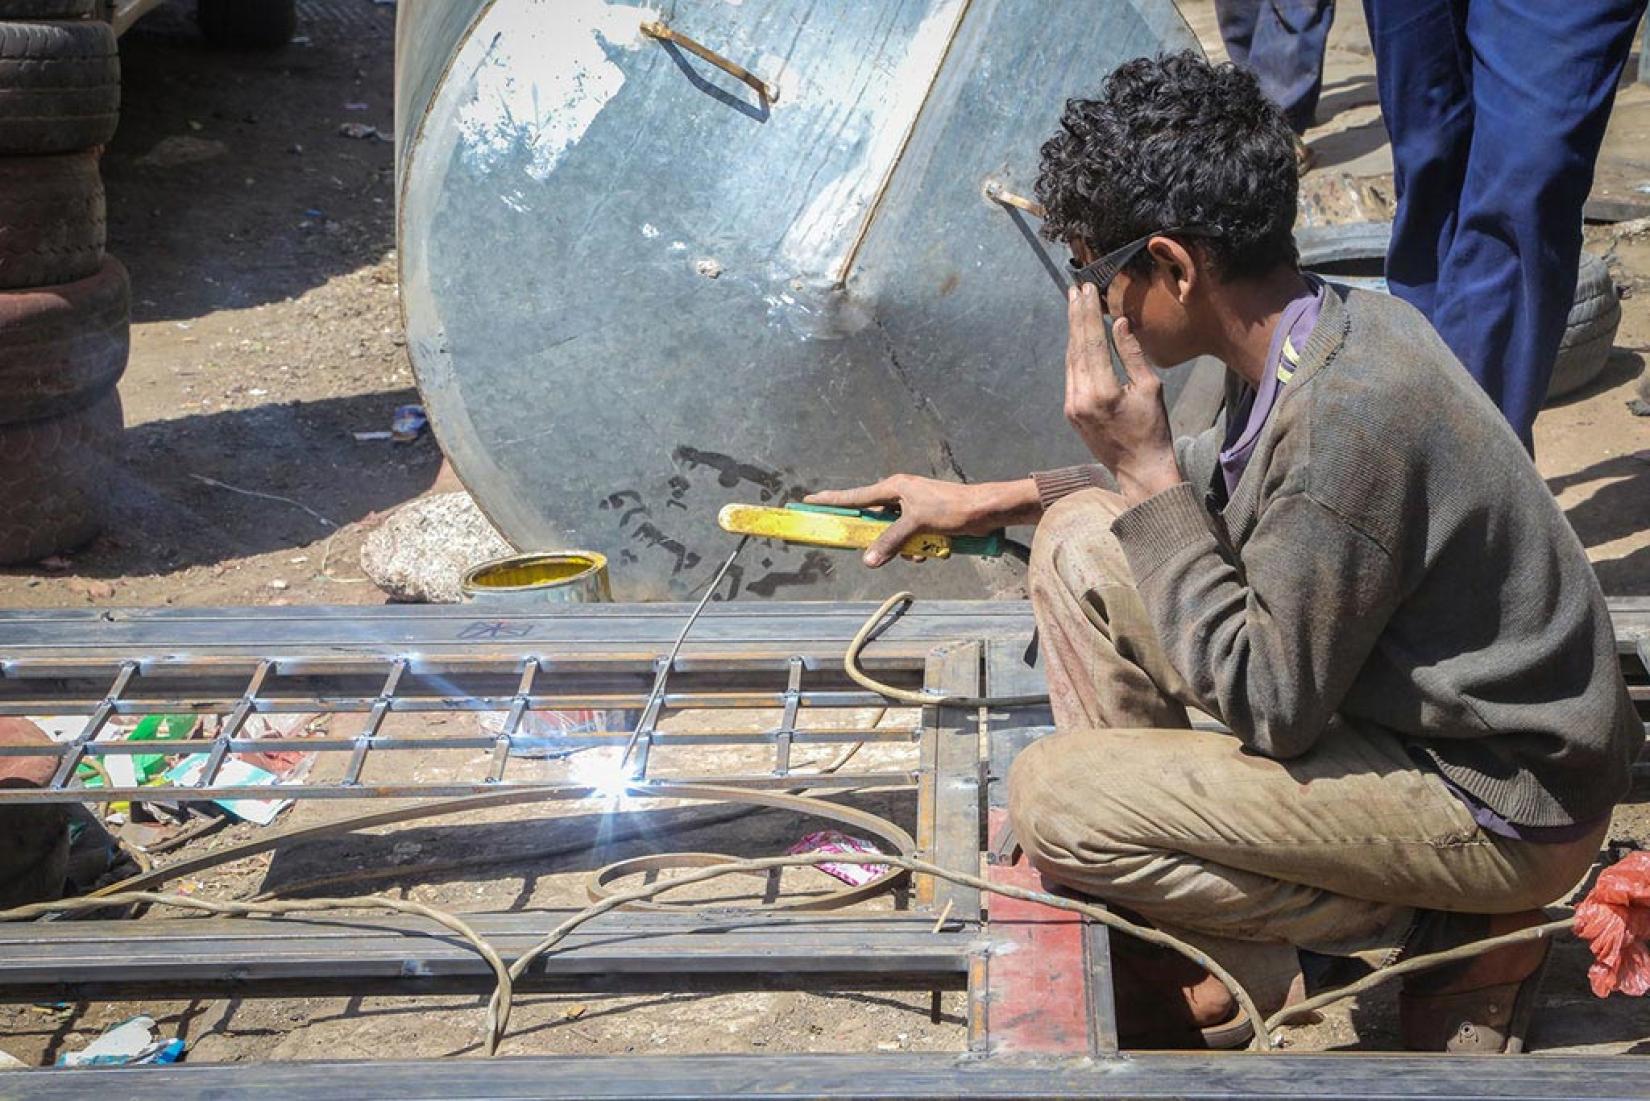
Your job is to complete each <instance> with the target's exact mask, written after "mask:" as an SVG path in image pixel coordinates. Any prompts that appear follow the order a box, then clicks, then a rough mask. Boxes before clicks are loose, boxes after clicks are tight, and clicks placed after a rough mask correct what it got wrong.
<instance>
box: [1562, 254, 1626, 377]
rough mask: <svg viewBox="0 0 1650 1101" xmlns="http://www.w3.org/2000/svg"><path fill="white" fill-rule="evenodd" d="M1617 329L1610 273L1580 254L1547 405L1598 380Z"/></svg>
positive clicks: (1616, 305) (1618, 315)
mask: <svg viewBox="0 0 1650 1101" xmlns="http://www.w3.org/2000/svg"><path fill="white" fill-rule="evenodd" d="M1620 325H1621V300H1620V299H1619V298H1617V296H1616V284H1615V281H1614V280H1612V279H1611V278H1610V269H1609V268H1608V267H1607V266H1606V265H1605V263H1604V261H1603V260H1602V259H1600V258H1599V257H1597V256H1594V255H1593V254H1592V253H1590V252H1584V253H1582V254H1581V269H1580V271H1579V272H1577V274H1576V300H1575V305H1574V306H1572V307H1570V316H1569V319H1568V320H1566V321H1565V323H1564V339H1563V340H1561V341H1559V345H1558V358H1557V359H1556V360H1554V361H1553V378H1552V381H1551V382H1550V383H1549V384H1548V386H1547V400H1548V401H1551V400H1553V399H1554V398H1561V397H1563V396H1564V395H1565V394H1568V393H1571V392H1572V391H1575V390H1579V389H1581V388H1582V387H1583V386H1586V385H1587V384H1588V383H1589V382H1592V381H1593V380H1594V379H1595V378H1597V377H1598V374H1599V372H1600V371H1602V370H1604V363H1605V361H1606V360H1608V359H1609V358H1610V349H1611V348H1612V347H1614V345H1615V340H1616V329H1617V328H1618V327H1619V326H1620Z"/></svg>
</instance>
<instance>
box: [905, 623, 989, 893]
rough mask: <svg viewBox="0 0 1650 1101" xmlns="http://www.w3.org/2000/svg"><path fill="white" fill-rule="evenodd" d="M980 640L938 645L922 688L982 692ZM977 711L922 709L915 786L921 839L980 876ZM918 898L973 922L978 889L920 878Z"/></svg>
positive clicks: (949, 862)
mask: <svg viewBox="0 0 1650 1101" xmlns="http://www.w3.org/2000/svg"><path fill="white" fill-rule="evenodd" d="M980 674H981V645H980V643H979V642H973V641H970V642H961V643H957V644H956V645H953V646H948V647H943V648H941V649H939V650H936V651H935V652H934V653H933V654H932V655H930V657H929V659H928V672H927V675H926V676H925V678H924V687H925V688H926V689H927V690H928V691H930V692H935V693H942V694H945V695H953V696H978V695H979V694H980V680H981V675H980ZM980 713H981V709H980V708H977V707H975V708H969V707H932V706H930V707H925V708H923V722H924V725H925V727H926V730H925V732H924V736H923V743H922V745H923V748H922V760H921V765H920V766H919V773H920V777H921V778H920V780H919V781H918V788H917V794H918V797H917V823H918V831H919V832H918V835H917V841H918V845H919V848H921V849H924V850H926V851H927V852H928V854H929V857H928V858H929V859H930V860H932V861H933V862H934V863H936V864H939V865H940V866H942V867H945V868H950V869H952V870H955V871H960V872H966V873H968V874H969V875H977V874H979V870H980V850H981V844H980V807H979V784H980ZM916 886H917V899H918V901H919V902H923V903H926V904H928V905H930V906H932V907H934V908H936V909H943V908H945V907H946V906H948V905H949V907H950V909H951V912H952V915H953V916H955V917H957V918H959V919H961V920H963V921H973V920H976V919H977V918H978V917H979V915H980V893H979V891H978V890H976V889H975V888H972V887H964V886H962V885H960V884H956V883H952V882H949V881H945V882H938V883H936V882H935V881H934V880H933V879H932V878H931V877H929V876H918V877H916Z"/></svg>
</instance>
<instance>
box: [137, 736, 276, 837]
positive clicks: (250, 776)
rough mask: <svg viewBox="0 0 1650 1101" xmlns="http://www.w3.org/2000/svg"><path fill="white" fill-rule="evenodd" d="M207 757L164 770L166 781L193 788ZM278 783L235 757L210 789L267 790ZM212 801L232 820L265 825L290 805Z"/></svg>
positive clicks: (228, 760) (191, 758) (268, 801)
mask: <svg viewBox="0 0 1650 1101" xmlns="http://www.w3.org/2000/svg"><path fill="white" fill-rule="evenodd" d="M206 760H207V755H206V754H204V753H195V754H191V755H190V756H188V757H185V758H184V759H183V760H181V761H179V762H178V763H177V764H175V765H173V766H172V767H171V768H169V769H167V770H166V774H165V775H166V779H167V780H169V781H171V782H172V783H173V784H175V785H177V786H178V787H193V786H195V785H196V784H198V783H199V782H200V779H201V776H202V775H203V774H204V772H205V769H206ZM279 782H280V779H279V777H277V776H276V775H275V774H274V773H273V772H270V771H268V770H267V769H262V768H259V767H258V766H257V765H254V764H249V763H247V762H246V761H243V760H241V759H240V758H238V757H229V758H226V759H225V760H224V762H223V767H222V768H220V769H219V770H218V778H217V779H216V780H215V781H214V782H213V786H214V787H232V788H241V787H271V786H273V785H275V784H278V783H279ZM213 802H215V803H217V804H218V806H220V807H222V808H223V809H224V810H226V811H228V812H229V813H230V814H233V815H234V816H235V817H236V818H239V819H241V820H242V821H245V822H252V823H255V824H257V825H260V826H267V825H269V824H270V823H271V822H273V821H275V818H276V816H277V815H279V814H280V813H281V812H282V811H283V810H285V809H286V808H287V807H289V806H291V805H292V800H291V799H214V800H213Z"/></svg>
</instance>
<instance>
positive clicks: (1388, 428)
mask: <svg viewBox="0 0 1650 1101" xmlns="http://www.w3.org/2000/svg"><path fill="white" fill-rule="evenodd" d="M1296 187H1297V180H1296V168H1295V158H1294V152H1293V145H1292V142H1291V132H1290V128H1289V126H1288V124H1287V123H1286V121H1285V120H1284V118H1283V116H1282V115H1281V113H1280V112H1279V110H1278V108H1277V107H1276V106H1275V105H1274V104H1272V103H1270V102H1269V101H1268V100H1267V99H1266V98H1265V97H1264V96H1263V95H1262V94H1261V91H1260V89H1259V87H1258V85H1257V84H1256V81H1255V79H1254V77H1253V76H1252V75H1250V74H1248V73H1246V72H1244V71H1243V70H1241V69H1238V68H1235V67H1233V66H1230V65H1210V64H1208V63H1207V62H1205V61H1203V60H1202V59H1200V58H1198V57H1196V56H1193V55H1191V54H1180V55H1176V56H1169V57H1165V58H1161V59H1157V60H1144V59H1143V60H1137V61H1131V62H1128V63H1126V64H1124V65H1123V66H1121V67H1120V68H1119V69H1118V70H1117V71H1116V72H1115V73H1113V74H1112V75H1111V76H1110V77H1109V78H1108V79H1107V80H1106V82H1105V85H1104V87H1103V88H1102V89H1101V91H1100V94H1099V96H1098V98H1095V99H1073V100H1071V101H1069V102H1068V103H1067V104H1066V108H1065V112H1064V115H1063V116H1062V118H1061V122H1060V129H1059V132H1058V133H1056V134H1055V135H1054V136H1053V137H1052V138H1051V139H1050V140H1049V141H1048V142H1047V143H1046V144H1045V145H1044V146H1043V147H1042V164H1041V171H1040V176H1039V179H1038V182H1037V195H1038V198H1039V199H1040V200H1041V201H1042V203H1043V204H1044V206H1045V207H1046V209H1047V221H1046V222H1045V225H1044V232H1045V234H1047V235H1048V236H1049V237H1050V238H1051V239H1053V240H1057V241H1062V242H1064V243H1065V244H1066V245H1067V246H1069V248H1070V250H1071V252H1072V254H1073V262H1074V264H1075V265H1076V266H1078V267H1080V268H1082V269H1083V270H1081V271H1079V272H1078V275H1077V279H1076V285H1075V286H1073V287H1072V288H1071V291H1070V295H1069V301H1068V304H1067V308H1068V325H1069V332H1068V344H1067V351H1066V363H1065V368H1066V400H1065V415H1066V419H1067V420H1068V421H1069V422H1070V424H1071V426H1072V427H1073V428H1075V429H1076V431H1077V433H1078V435H1079V436H1080V437H1081V438H1082V440H1083V441H1084V443H1085V444H1086V445H1087V446H1088V449H1089V451H1090V452H1091V453H1092V454H1093V456H1094V458H1095V459H1096V460H1097V461H1098V465H1089V466H1082V467H1074V468H1070V469H1067V470H1060V471H1052V472H1044V473H1041V474H1036V475H1032V476H1030V477H1025V478H1020V479H1017V480H1013V481H1006V482H994V483H986V484H979V485H957V484H952V483H946V482H941V481H937V480H934V479H930V478H923V477H916V476H912V475H896V476H893V477H890V478H887V479H885V480H883V481H881V482H878V483H877V484H875V485H871V486H864V487H860V488H857V489H849V490H842V491H836V492H828V493H822V494H818V495H817V496H816V497H814V498H813V500H815V501H817V502H819V503H822V504H830V505H845V506H858V507H867V506H876V505H882V506H897V508H898V509H899V518H898V519H897V521H895V522H894V524H893V525H892V526H891V528H890V529H889V531H888V532H887V533H886V534H885V535H884V536H883V538H882V539H881V540H880V541H879V542H878V543H877V544H875V545H874V546H872V547H871V548H870V549H869V550H867V551H866V553H865V561H866V564H867V565H870V566H878V565H881V564H882V563H883V562H885V561H887V560H888V559H889V558H890V557H891V556H892V555H893V554H894V553H895V552H896V549H897V548H898V547H899V546H900V545H901V544H902V543H903V541H904V540H905V539H906V538H908V537H909V536H910V535H912V534H913V533H915V532H919V531H933V532H948V533H949V532H956V533H979V532H984V531H988V530H991V529H994V528H997V527H1000V526H1002V525H1005V524H1019V523H1035V524H1036V525H1037V528H1036V534H1035V538H1034V541H1033V546H1032V555H1031V565H1030V570H1029V576H1028V586H1029V589H1030V595H1031V604H1032V610H1033V612H1034V613H1035V616H1036V621H1037V628H1038V632H1039V637H1040V639H1041V654H1042V664H1043V667H1044V671H1045V673H1046V675H1047V679H1048V688H1049V694H1050V698H1051V703H1052V708H1053V713H1054V719H1055V724H1056V732H1055V733H1053V734H1050V735H1048V736H1046V737H1043V738H1041V739H1039V740H1037V741H1035V742H1033V743H1031V745H1030V746H1029V747H1028V748H1027V749H1026V750H1025V751H1024V752H1022V753H1021V755H1020V757H1019V759H1018V760H1017V761H1016V762H1015V764H1014V766H1013V769H1012V771H1011V772H1010V775H1009V779H1008V787H1009V813H1010V817H1011V819H1012V821H1013V823H1014V826H1015V829H1016V832H1017V834H1018V837H1019V840H1020V843H1021V845H1022V846H1023V847H1024V850H1025V853H1026V855H1027V857H1028V858H1029V859H1030V860H1031V862H1032V863H1033V864H1034V865H1035V866H1036V867H1037V868H1038V869H1040V870H1041V872H1042V873H1043V874H1044V876H1045V877H1047V878H1048V879H1049V880H1052V881H1053V882H1055V883H1056V884H1060V885H1063V886H1064V887H1067V888H1070V889H1074V890H1076V891H1079V892H1083V893H1086V894H1089V895H1092V896H1094V897H1097V898H1099V899H1101V900H1103V901H1105V902H1106V903H1107V904H1109V905H1112V906H1114V907H1118V908H1121V909H1126V910H1127V911H1131V912H1133V913H1134V914H1137V915H1139V916H1141V917H1143V918H1144V919H1146V920H1148V921H1150V922H1152V923H1153V924H1156V925H1157V926H1159V927H1161V928H1163V929H1165V930H1167V931H1170V932H1172V933H1174V934H1175V935H1177V936H1180V937H1182V938H1184V939H1186V940H1188V941H1190V942H1192V943H1193V944H1196V945H1198V946H1200V947H1202V948H1203V949H1204V950H1205V951H1207V952H1208V953H1209V954H1210V955H1211V956H1212V957H1213V958H1215V959H1217V960H1219V961H1221V962H1222V963H1223V964H1224V965H1225V966H1226V967H1227V968H1228V969H1229V970H1231V971H1232V972H1233V973H1234V974H1235V975H1236V976H1237V977H1238V978H1239V979H1240V980H1241V981H1243V982H1244V983H1245V985H1246V986H1248V987H1249V988H1250V989H1251V991H1252V992H1253V993H1255V994H1256V996H1257V999H1258V1000H1259V1002H1260V1005H1261V1008H1262V1009H1263V1011H1266V1012H1271V1011H1272V1010H1273V1009H1275V1008H1277V1007H1278V1006H1279V1005H1281V1004H1283V1002H1284V1000H1285V999H1286V998H1288V997H1290V996H1291V992H1292V991H1293V992H1294V993H1295V994H1296V995H1298V991H1299V988H1300V982H1299V974H1300V972H1299V964H1300V962H1301V960H1302V959H1303V958H1304V959H1307V960H1309V961H1311V962H1312V963H1313V966H1314V968H1317V967H1319V966H1323V965H1324V962H1325V961H1326V960H1328V961H1340V963H1339V964H1336V966H1343V965H1344V966H1345V967H1358V966H1368V967H1381V966H1385V965H1388V964H1391V963H1393V962H1394V961H1397V960H1400V959H1403V958H1405V957H1410V956H1414V955H1416V954H1420V953H1427V952H1431V951H1435V950H1439V949H1443V948H1447V947H1451V946H1454V945H1458V944H1462V943H1465V942H1467V941H1471V940H1476V939H1479V938H1481V937H1483V936H1486V935H1491V934H1499V933H1503V932H1508V931H1511V930H1515V929H1518V928H1523V927H1526V926H1529V925H1531V924H1534V923H1536V922H1538V921H1540V920H1542V915H1541V913H1540V911H1539V910H1538V909H1537V907H1540V906H1542V905H1544V904H1546V903H1549V902H1551V901H1553V900H1554V899H1556V898H1559V897H1560V896H1561V895H1563V894H1564V893H1565V892H1566V891H1567V890H1569V889H1570V888H1571V887H1572V886H1573V885H1574V884H1575V883H1576V882H1577V881H1578V880H1580V879H1581V878H1582V876H1583V875H1584V874H1585V873H1586V872H1587V870H1588V868H1589V866H1590V865H1591V864H1592V862H1593V860H1594V858H1595V856H1596V854H1597V852H1598V848H1599V843H1600V841H1601V839H1602V838H1603V837H1604V835H1605V831H1606V829H1607V827H1608V825H1609V820H1610V812H1611V809H1612V807H1613V806H1614V805H1615V803H1616V801H1617V800H1618V799H1620V798H1621V797H1622V795H1623V794H1624V793H1625V792H1626V791H1627V790H1628V786H1629V780H1630V769H1631V763H1632V761H1633V760H1634V758H1635V756H1636V755H1637V753H1638V751H1639V747H1640V744H1641V742H1642V741H1643V731H1642V729H1641V727H1640V724H1639V721H1638V719H1637V717H1636V716H1635V714H1634V710H1633V706H1632V704H1631V702H1630V700H1629V698H1628V695H1627V689H1626V687H1625V685H1624V683H1623V680H1622V676H1621V671H1620V667H1619V663H1618V661H1617V657H1616V645H1615V637H1614V632H1613V629H1612V625H1611V621H1610V615H1609V612H1608V610H1607V609H1606V606H1605V602H1604V596H1603V594H1602V593H1601V592H1600V590H1599V585H1598V581H1597V580H1596V578H1595V577H1594V574H1593V571H1592V568H1591V567H1590V565H1589V564H1588V561H1587V557H1586V554H1585V553H1584V552H1583V550H1582V547H1581V544H1580V542H1579V541H1578V540H1577V539H1576V536H1575V534H1574V533H1573V532H1572V531H1571V529H1570V527H1569V525H1568V523H1567V522H1566V521H1565V518H1564V515H1563V514H1562V513H1561V512H1560V511H1559V508H1558V506H1557V504H1556V503H1555V502H1554V500H1553V496H1552V494H1551V493H1550V492H1548V490H1547V487H1546V485H1545V484H1543V482H1542V480H1541V478H1540V476H1539V475H1538V474H1537V473H1536V470H1535V467H1534V465H1533V464H1532V462H1531V460H1530V456H1529V454H1528V453H1527V452H1526V451H1525V449H1524V447H1523V445H1522V443H1521V441H1520V439H1519V437H1518V436H1517V435H1516V434H1515V433H1514V432H1513V431H1512V429H1511V428H1510V427H1509V426H1508V424H1507V422H1506V420H1505V419H1504V418H1503V417H1502V416H1501V414H1500V413H1499V411H1498V410H1497V409H1496V407H1495V406H1494V404H1493V403H1491V402H1490V400H1489V399H1488V398H1487V397H1486V396H1485V394H1484V392H1483V390H1482V389H1481V388H1480V387H1479V386H1478V385H1477V383H1476V382H1474V380H1473V378H1472V377H1471V376H1470V375H1469V374H1468V373H1467V371H1466V370H1465V368H1463V367H1462V365H1461V363H1460V361H1459V360H1457V359H1456V357H1455V356H1454V355H1453V354H1452V353H1451V352H1450V350H1449V348H1448V347H1447V346H1446V345H1445V343H1444V342H1443V341H1442V340H1441V339H1439V337H1438V334H1437V333H1436V332H1434V331H1433V329H1432V327H1431V326H1430V325H1428V324H1427V322H1426V320H1425V318H1423V317H1422V316H1421V314H1420V313H1419V312H1418V311H1417V310H1416V309H1415V308H1414V307H1412V306H1410V305H1409V304H1408V303H1406V302H1404V301H1402V300H1401V299H1398V298H1393V297H1390V296H1387V295H1383V294H1378V293H1375V292H1372V291H1364V290H1357V289H1349V288H1347V287H1344V286H1338V285H1335V284H1330V283H1326V282H1324V281H1323V280H1321V279H1319V278H1317V277H1315V276H1313V275H1311V274H1308V273H1305V272H1302V271H1301V270H1300V269H1299V267H1298V263H1297V256H1296V252H1295V246H1294V242H1293V238H1292V236H1291V229H1292V227H1293V225H1294V221H1295V207H1296ZM1112 271H1115V272H1116V274H1115V277H1113V278H1109V279H1108V278H1107V277H1106V276H1107V274H1108V273H1109V272H1112ZM1097 284H1098V285H1097ZM1107 314H1109V315H1110V317H1111V318H1112V319H1113V320H1110V321H1109V323H1108V320H1107V317H1106V315H1107ZM1108 334H1109V335H1110V337H1111V340H1112V342H1113V343H1115V346H1116V349H1117V352H1118V353H1119V355H1120V358H1121V360H1122V365H1123V367H1124V368H1126V372H1127V381H1126V382H1120V381H1119V379H1118V377H1117V376H1116V375H1115V374H1114V373H1113V369H1112V360H1111V358H1110V355H1109V351H1108V340H1107V337H1108ZM1202 355H1212V356H1215V357H1218V358H1219V359H1220V360H1221V361H1222V362H1223V363H1224V364H1225V365H1226V369H1227V373H1228V375H1227V385H1228V401H1227V409H1228V412H1227V413H1226V415H1225V417H1224V420H1223V423H1221V424H1219V425H1217V426H1216V427H1215V428H1213V429H1211V430H1209V431H1207V432H1204V433H1203V434H1201V435H1199V436H1196V437H1192V438H1188V439H1181V440H1175V439H1174V438H1173V437H1172V435H1171V433H1170V430H1169V419H1168V414H1167V411H1166V409H1165V407H1164V400H1163V395H1162V384H1161V382H1160V380H1159V379H1158V377H1157V375H1156V371H1155V365H1157V364H1176V363H1182V362H1184V361H1186V360H1189V359H1192V358H1193V357H1196V356H1202ZM1192 710H1196V711H1199V712H1203V713H1205V714H1207V715H1209V716H1212V717H1214V718H1215V719H1217V720H1219V722H1220V723H1222V724H1224V726H1225V727H1226V728H1228V729H1229V731H1230V733H1223V732H1211V731H1207V730H1194V729H1192V728H1191V723H1190V722H1189V720H1188V715H1189V712H1190V711H1192ZM1113 943H1114V944H1116V946H1117V952H1118V957H1117V963H1118V967H1117V976H1118V991H1119V1006H1118V1012H1119V1021H1120V1027H1121V1029H1122V1031H1123V1034H1124V1037H1125V1040H1126V1042H1128V1043H1130V1044H1132V1045H1134V1046H1186V1045H1192V1046H1200V1045H1201V1046H1223V1045H1232V1044H1237V1043H1241V1042H1243V1041H1244V1040H1246V1039H1247V1037H1248V1036H1249V1034H1250V1030H1251V1028H1252V1027H1253V1025H1254V1022H1249V1021H1246V1020H1244V1019H1243V1018H1242V1015H1241V1013H1239V1011H1238V1009H1237V1007H1236V1006H1235V1004H1234V1001H1233V999H1232V998H1231V997H1230V996H1229V995H1228V994H1227V992H1226V991H1225V988H1224V987H1223V986H1221V985H1220V984H1219V983H1218V982H1216V981H1215V980H1214V979H1213V978H1212V977H1211V976H1210V975H1208V974H1207V973H1206V972H1203V971H1202V970H1201V969H1199V968H1190V970H1188V967H1187V966H1185V965H1183V963H1182V961H1180V960H1179V958H1178V957H1166V956H1164V955H1162V954H1160V953H1157V952H1156V951H1155V950H1146V949H1144V948H1143V947H1142V946H1139V945H1136V944H1133V943H1130V942H1128V939H1127V938H1114V941H1113ZM1546 952H1547V942H1545V941H1538V942H1530V943H1524V944H1519V945H1516V946H1513V947H1508V948H1503V949H1500V950H1497V951H1495V952H1492V953H1490V954H1487V955H1483V956H1480V957H1478V958H1477V959H1476V960H1475V961H1473V962H1471V963H1469V964H1466V965H1462V966H1458V967H1455V968H1453V969H1450V970H1437V971H1432V972H1427V973H1423V974H1420V975H1417V976H1413V977H1411V978H1410V979H1408V980H1406V983H1405V987H1404V993H1403V999H1402V1003H1401V1009H1400V1015H1401V1025H1402V1033H1403V1038H1404V1042H1405V1044H1406V1045H1407V1046H1409V1047H1411V1048H1416V1049H1432V1050H1437V1049H1449V1050H1462V1051H1500V1050H1504V1049H1508V1048H1511V1049H1514V1050H1516V1049H1517V1048H1518V1047H1519V1045H1520V1043H1521V1037H1522V1034H1523V1030H1524V1027H1525V1025H1526V1024H1527V1021H1528V1013H1529V1008H1530V1006H1531V1004H1532V1002H1533V999H1534V996H1535V987H1536V984H1537V982H1538V980H1539V974H1540V968H1541V965H1542V963H1543V962H1544V959H1545V956H1546Z"/></svg>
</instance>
